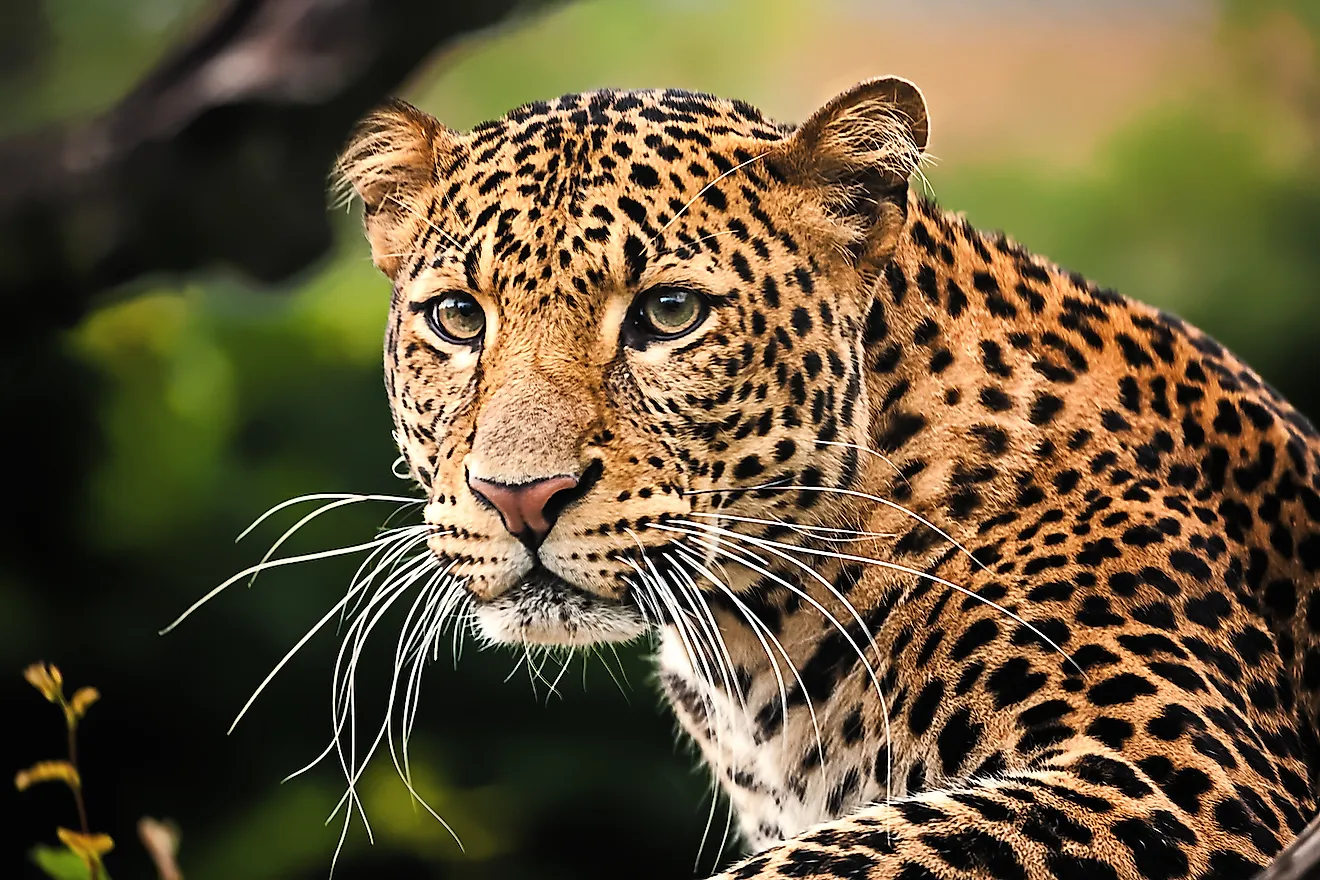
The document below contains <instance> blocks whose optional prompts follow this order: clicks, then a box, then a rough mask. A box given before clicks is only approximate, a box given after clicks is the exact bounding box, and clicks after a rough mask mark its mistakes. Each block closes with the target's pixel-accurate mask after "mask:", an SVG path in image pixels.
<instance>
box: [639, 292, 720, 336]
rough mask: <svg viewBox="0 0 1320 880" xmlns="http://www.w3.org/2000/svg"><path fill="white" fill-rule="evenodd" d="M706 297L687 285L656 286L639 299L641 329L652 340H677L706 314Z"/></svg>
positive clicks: (693, 327) (694, 326)
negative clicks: (685, 286)
mask: <svg viewBox="0 0 1320 880" xmlns="http://www.w3.org/2000/svg"><path fill="white" fill-rule="evenodd" d="M706 311H707V304H706V299H705V297H703V296H702V295H701V294H699V293H697V292H696V291H695V290H688V289H687V288H684V287H653V288H651V289H650V290H647V291H645V292H643V293H642V294H641V296H639V297H638V298H637V312H636V314H637V324H638V329H639V330H641V331H642V332H643V333H644V334H645V335H647V336H650V337H651V338H653V339H676V338H678V337H679V336H682V335H683V334H685V333H689V332H691V331H692V330H693V329H695V328H696V326H697V325H698V324H700V323H701V322H702V320H703V319H704V318H705V317H706Z"/></svg>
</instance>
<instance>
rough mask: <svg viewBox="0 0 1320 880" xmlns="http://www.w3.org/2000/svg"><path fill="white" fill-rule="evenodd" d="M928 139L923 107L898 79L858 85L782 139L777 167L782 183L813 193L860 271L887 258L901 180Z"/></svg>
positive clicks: (902, 210)
mask: <svg viewBox="0 0 1320 880" xmlns="http://www.w3.org/2000/svg"><path fill="white" fill-rule="evenodd" d="M929 137H930V123H929V121H928V119H927V117H926V100H925V98H923V97H922V94H921V90H920V89H918V88H917V87H916V86H915V85H913V84H912V83H910V82H908V81H907V80H905V79H899V78H898V77H881V78H878V79H870V80H866V81H865V82H861V83H858V84H857V85H855V86H853V87H852V88H851V89H849V90H848V91H846V92H843V93H842V94H840V95H838V96H836V97H835V98H834V99H833V100H831V101H830V102H829V103H828V104H826V105H825V106H824V107H821V108H820V109H819V110H817V111H816V112H815V113H813V114H812V115H811V118H809V119H808V120H807V121H806V122H804V123H802V125H800V126H799V127H798V128H797V130H796V131H794V132H793V133H792V134H791V135H789V136H788V137H787V138H786V139H785V141H784V143H783V146H782V148H781V151H780V162H781V165H782V167H783V168H784V170H785V172H786V173H787V175H788V177H789V178H790V180H793V181H794V182H796V183H798V184H799V185H803V186H808V187H814V188H817V189H818V191H819V194H820V196H821V197H822V198H821V204H823V206H824V208H825V210H826V213H827V214H828V215H829V216H830V217H831V218H832V219H833V220H835V221H836V222H837V223H840V224H841V225H842V228H843V231H844V232H845V235H846V237H847V238H849V239H850V241H849V246H850V250H851V251H852V252H853V253H854V254H855V255H856V256H857V258H858V261H859V263H860V264H870V265H871V266H873V267H874V266H878V265H880V264H882V263H883V262H884V261H885V260H887V259H888V258H889V256H890V255H891V254H892V253H893V250H894V246H895V244H896V243H897V241H898V236H899V233H900V232H901V231H902V228H903V224H904V222H905V220H906V217H907V191H908V178H909V177H911V175H912V174H913V173H914V172H915V171H916V170H917V168H918V167H919V166H920V164H921V161H922V156H923V155H924V153H925V149H926V142H927V140H929Z"/></svg>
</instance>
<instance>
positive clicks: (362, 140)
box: [342, 80, 926, 644]
mask: <svg viewBox="0 0 1320 880" xmlns="http://www.w3.org/2000/svg"><path fill="white" fill-rule="evenodd" d="M925 137H926V134H925V115H924V105H923V104H922V103H921V98H920V95H919V93H917V92H916V90H915V89H914V88H913V87H912V86H910V85H909V84H907V83H906V82H903V81H899V80H878V81H875V82H872V83H869V84H867V85H866V87H864V88H863V89H861V90H859V91H857V92H855V93H854V94H852V95H851V96H850V97H849V99H848V100H847V101H846V102H839V103H836V104H834V105H831V106H829V107H826V108H825V109H823V110H822V111H821V113H819V114H818V115H817V117H816V118H814V119H813V120H812V121H810V122H808V123H807V124H806V125H804V126H802V127H800V128H798V129H796V130H791V129H788V128H785V127H782V126H779V125H777V124H775V123H772V122H770V121H768V120H767V119H765V118H764V117H763V116H762V115H761V114H760V112H759V111H756V110H754V109H753V108H751V107H749V106H747V105H745V104H742V103H738V102H729V101H723V100H719V99H715V98H712V97H709V96H705V95H695V94H690V93H686V92H679V91H655V92H595V93H590V94H583V95H570V96H566V97H563V98H560V99H558V100H555V101H551V102H546V103H537V104H531V105H528V106H525V107H522V108H520V109H518V110H515V111H513V112H511V113H509V114H508V115H507V116H505V117H504V118H502V119H500V120H497V121H495V122H491V123H487V124H484V125H481V126H478V127H477V128H476V129H474V130H473V131H471V132H469V133H465V134H460V133H456V132H453V131H449V130H447V129H445V128H443V127H442V126H441V125H440V124H439V123H438V122H436V121H435V120H434V119H432V118H430V117H428V116H426V115H424V114H422V113H421V112H420V111H417V110H415V109H413V108H411V107H408V106H406V105H403V104H395V105H392V106H390V107H387V108H385V109H383V110H381V111H379V112H378V113H377V114H375V115H374V116H372V117H371V118H370V119H368V120H367V121H366V122H365V123H364V124H363V126H362V127H361V128H360V130H359V131H358V133H357V135H356V137H355V139H354V141H353V144H352V145H351V146H350V148H349V150H348V152H347V153H346V155H345V157H344V160H343V163H342V170H343V172H344V175H345V178H346V179H347V181H348V182H349V183H350V184H351V185H352V186H353V187H354V188H355V190H356V192H357V193H358V194H359V195H360V196H361V197H362V198H363V201H364V203H365V205H366V225H367V230H368V235H369V238H370V240H371V244H372V249H373V256H374V259H375V262H376V264H377V265H378V266H379V267H380V268H381V270H382V271H383V272H384V273H385V274H386V275H388V276H389V277H390V278H391V279H392V280H393V282H394V294H393V300H392V307H391V312H390V318H389V327H388V332H387V338H386V344H385V362H386V363H385V366H386V376H387V387H388V392H389V398H390V404H391V408H392V411H393V415H394V421H395V425H396V437H397V440H398V443H399V447H400V449H401V451H402V453H403V456H404V458H405V460H406V462H407V464H408V467H409V470H410V472H411V473H412V475H413V476H414V477H415V479H416V480H417V482H418V483H419V485H420V486H421V487H423V489H424V490H425V491H426V493H427V498H428V503H427V505H426V507H425V518H426V522H427V523H429V524H431V525H433V526H434V529H435V531H434V534H433V535H432V537H431V538H430V541H429V544H430V547H431V549H432V551H433V552H434V553H435V554H436V555H437V556H438V557H439V558H440V559H441V560H442V561H444V562H445V564H446V565H447V566H448V570H449V571H450V572H451V573H452V574H453V575H454V576H456V577H458V578H461V579H463V580H464V581H465V582H466V584H467V589H468V590H470V591H471V593H472V595H473V597H474V598H475V599H476V608H477V611H478V617H479V619H480V620H481V622H482V625H483V628H484V630H485V633H486V634H487V635H488V636H489V637H490V638H492V639H495V640H500V641H512V642H518V643H522V642H529V641H530V642H538V643H551V644H583V643H589V642H593V641H599V640H615V639H627V638H631V637H633V636H635V635H637V634H638V633H639V632H641V631H642V630H643V629H644V628H645V627H646V626H647V622H648V620H649V621H651V622H656V621H659V620H663V619H664V618H665V617H667V616H668V614H669V613H670V609H669V608H668V607H666V606H665V604H664V603H663V602H661V601H659V599H657V598H656V597H654V596H651V597H648V596H647V595H646V594H645V591H644V590H641V589H639V585H640V584H641V583H642V582H644V581H645V580H646V576H647V575H648V573H655V572H658V571H659V569H660V568H662V567H666V566H669V567H673V566H674V565H675V564H676V563H675V554H677V553H679V552H682V553H685V554H686V556H687V561H686V563H685V565H687V566H688V567H689V568H690V567H692V566H698V565H704V564H705V563H709V562H710V560H709V559H707V560H705V563H703V562H702V561H701V558H700V557H702V556H703V555H709V554H708V551H703V550H702V549H701V548H700V547H699V546H698V547H697V548H695V549H692V548H688V549H685V550H683V551H679V550H676V549H673V545H674V543H675V539H676V538H677V537H680V536H681V535H682V534H683V533H682V531H681V530H683V529H688V530H689V531H690V530H691V528H692V526H691V525H690V524H691V523H692V522H694V521H700V518H701V517H707V518H709V517H711V516H712V515H713V514H715V513H717V512H718V514H719V515H720V517H722V518H727V519H723V520H722V521H723V522H724V523H725V524H734V525H735V527H736V528H742V529H751V530H753V531H755V532H764V533H768V534H770V535H771V536H772V537H776V538H784V539H787V540H792V539H793V537H794V536H795V535H796V534H798V533H797V532H795V531H794V530H793V526H794V524H796V523H798V522H799V521H801V518H802V516H803V515H804V512H807V511H809V519H810V521H811V522H812V523H813V524H814V527H817V528H819V527H824V526H828V525H829V524H830V523H833V522H836V521H838V522H844V521H847V520H849V519H850V517H851V514H850V513H849V505H848V504H847V503H846V499H845V501H843V502H841V501H840V498H839V496H830V495H829V494H828V493H825V492H821V491H818V490H819V489H820V487H823V486H830V485H839V484H847V483H849V482H850V481H851V480H852V479H853V477H854V476H855V474H856V472H857V470H858V467H859V461H858V452H857V449H858V448H862V447H864V446H865V445H866V443H867V437H866V434H867V431H868V427H869V421H868V417H867V414H868V401H867V390H866V386H865V383H864V382H863V376H862V362H863V354H864V353H863V345H864V336H865V333H864V329H865V328H864V324H865V321H866V317H867V312H868V307H869V300H870V292H871V287H872V285H873V281H874V277H875V270H876V267H878V266H879V265H881V264H882V263H883V260H884V258H885V256H886V254H887V252H888V251H889V250H890V249H892V247H893V244H894V241H895V239H896V236H897V234H898V231H899V229H900V228H901V226H902V224H903V219H904V215H905V213H906V208H907V198H906V193H907V183H906V181H907V176H908V174H909V173H910V172H911V170H912V168H913V167H914V166H915V163H916V162H917V161H918V159H919V157H920V149H921V147H922V146H923V145H924V142H925ZM788 487H800V488H796V489H794V490H793V491H788ZM684 523H687V524H689V525H682V524H684ZM675 530H680V531H675ZM744 580H746V576H745V572H743V573H739V572H732V573H728V575H727V578H726V579H725V581H723V582H722V584H723V586H725V587H727V588H729V589H731V590H738V589H740V588H741V586H740V585H741V583H742V581H744ZM691 586H692V588H694V589H704V590H710V589H713V588H712V586H711V585H710V584H709V583H707V582H704V581H703V582H701V583H700V585H698V581H697V579H693V580H692V583H691Z"/></svg>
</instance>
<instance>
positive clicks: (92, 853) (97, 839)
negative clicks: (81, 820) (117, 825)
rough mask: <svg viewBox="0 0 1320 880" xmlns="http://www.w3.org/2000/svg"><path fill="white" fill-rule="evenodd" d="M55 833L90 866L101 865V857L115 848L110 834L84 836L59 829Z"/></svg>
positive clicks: (76, 832)
mask: <svg viewBox="0 0 1320 880" xmlns="http://www.w3.org/2000/svg"><path fill="white" fill-rule="evenodd" d="M55 833H56V834H58V835H59V836H60V842H61V843H63V844H64V845H65V846H67V847H68V848H69V849H70V850H72V851H73V852H74V853H76V854H77V856H78V857H79V858H81V859H82V860H83V862H85V863H86V864H88V865H93V864H100V863H101V856H103V855H105V854H106V853H108V852H110V850H112V849H114V848H115V842H114V841H113V840H111V839H110V835H109V834H82V833H80V832H78V831H70V830H69V829H68V828H58V829H56V831H55Z"/></svg>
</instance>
